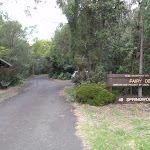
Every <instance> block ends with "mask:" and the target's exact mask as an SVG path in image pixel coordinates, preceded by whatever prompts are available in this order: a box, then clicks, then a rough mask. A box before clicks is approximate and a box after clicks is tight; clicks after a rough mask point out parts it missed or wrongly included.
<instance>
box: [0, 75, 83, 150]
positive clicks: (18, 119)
mask: <svg viewBox="0 0 150 150" xmlns="http://www.w3.org/2000/svg"><path fill="white" fill-rule="evenodd" d="M67 85H71V82H70V81H63V82H58V81H55V80H51V79H48V78H46V76H45V75H42V76H36V77H32V78H30V79H29V80H28V81H27V83H26V84H25V85H24V86H23V87H22V88H21V91H20V93H19V94H18V95H17V96H14V97H12V98H9V99H7V100H4V101H3V102H1V103H0V150H82V146H81V145H82V144H81V140H80V139H79V138H78V137H77V136H76V135H75V131H76V129H75V126H76V121H77V120H76V117H75V116H74V114H73V109H74V108H73V106H71V105H70V104H68V103H66V101H65V98H64V97H63V96H59V95H58V91H59V90H61V89H62V88H63V87H65V86H67Z"/></svg>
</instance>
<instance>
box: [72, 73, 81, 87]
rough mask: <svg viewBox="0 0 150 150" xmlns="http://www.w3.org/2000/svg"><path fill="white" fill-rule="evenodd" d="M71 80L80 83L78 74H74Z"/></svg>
mask: <svg viewBox="0 0 150 150" xmlns="http://www.w3.org/2000/svg"><path fill="white" fill-rule="evenodd" d="M72 82H73V83H75V84H76V85H77V84H79V83H80V78H79V76H78V75H76V76H75V77H74V78H72Z"/></svg>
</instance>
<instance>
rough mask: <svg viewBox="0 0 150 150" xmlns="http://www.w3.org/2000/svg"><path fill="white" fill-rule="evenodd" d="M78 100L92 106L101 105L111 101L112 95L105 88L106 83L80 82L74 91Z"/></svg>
mask: <svg viewBox="0 0 150 150" xmlns="http://www.w3.org/2000/svg"><path fill="white" fill-rule="evenodd" d="M76 99H77V101H78V102H81V103H84V104H90V105H94V106H103V105H105V104H109V103H111V102H113V100H114V95H113V94H111V93H110V92H109V90H108V89H107V88H106V84H100V83H98V84H95V83H93V84H87V83H84V84H81V85H80V86H79V87H78V88H77V91H76Z"/></svg>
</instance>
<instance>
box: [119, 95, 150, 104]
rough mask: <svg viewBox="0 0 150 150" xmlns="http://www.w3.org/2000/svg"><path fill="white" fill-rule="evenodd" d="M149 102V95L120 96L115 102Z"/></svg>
mask: <svg viewBox="0 0 150 150" xmlns="http://www.w3.org/2000/svg"><path fill="white" fill-rule="evenodd" d="M141 102H142V103H149V102H150V97H135V96H120V97H118V98H117V99H116V103H141Z"/></svg>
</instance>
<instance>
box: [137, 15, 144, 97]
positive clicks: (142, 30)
mask: <svg viewBox="0 0 150 150" xmlns="http://www.w3.org/2000/svg"><path fill="white" fill-rule="evenodd" d="M141 26H142V29H141V48H140V64H139V74H142V73H143V42H144V24H143V18H142V16H141ZM138 96H139V97H142V87H139V88H138Z"/></svg>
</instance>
